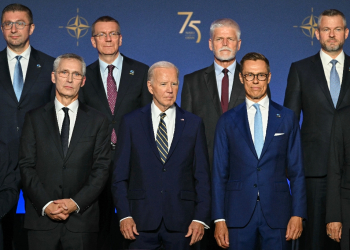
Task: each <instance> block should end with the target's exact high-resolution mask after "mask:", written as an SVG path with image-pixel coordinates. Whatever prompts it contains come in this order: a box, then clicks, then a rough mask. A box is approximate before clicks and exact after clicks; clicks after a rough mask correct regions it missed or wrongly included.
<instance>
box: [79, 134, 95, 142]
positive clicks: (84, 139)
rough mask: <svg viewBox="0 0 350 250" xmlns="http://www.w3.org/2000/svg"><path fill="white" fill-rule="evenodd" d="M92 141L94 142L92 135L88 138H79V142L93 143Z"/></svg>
mask: <svg viewBox="0 0 350 250" xmlns="http://www.w3.org/2000/svg"><path fill="white" fill-rule="evenodd" d="M93 140H95V136H94V135H90V136H83V137H80V140H79V142H88V141H93Z"/></svg>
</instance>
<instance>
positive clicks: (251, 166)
mask: <svg viewBox="0 0 350 250" xmlns="http://www.w3.org/2000/svg"><path fill="white" fill-rule="evenodd" d="M276 133H283V135H279V136H276V135H275V134H276ZM286 172H287V175H288V178H289V181H290V187H291V192H290V190H289V186H288V183H287V179H286ZM258 192H259V197H260V205H261V208H262V211H263V213H264V217H265V219H266V222H267V224H268V225H269V226H270V227H271V228H286V227H287V224H288V222H289V219H290V217H291V216H300V217H302V218H306V191H305V180H304V171H303V164H302V152H301V142H300V132H299V124H298V121H297V119H296V117H295V115H294V113H293V112H292V111H291V110H289V109H287V108H284V107H282V106H280V105H278V104H277V103H275V102H273V101H270V105H269V114H268V125H267V130H266V136H265V143H264V146H263V149H262V152H261V155H260V158H258V157H257V154H256V151H255V148H254V144H253V140H252V135H251V132H250V128H249V122H248V115H247V108H246V103H245V102H244V103H242V104H241V105H239V106H237V107H236V108H234V109H232V110H230V111H228V112H226V113H225V114H223V115H222V116H221V118H220V119H219V121H218V125H217V129H216V133H215V144H214V166H213V171H212V219H213V220H216V219H225V220H226V224H227V226H228V227H244V226H246V225H247V224H248V222H249V220H250V218H251V216H252V214H253V212H254V208H255V205H256V202H257V201H256V200H257V195H258ZM291 194H292V195H291Z"/></svg>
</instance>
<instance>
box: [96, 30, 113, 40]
mask: <svg viewBox="0 0 350 250" xmlns="http://www.w3.org/2000/svg"><path fill="white" fill-rule="evenodd" d="M118 36H120V32H115V31H113V32H111V33H109V37H110V38H112V39H114V38H117V37H118ZM93 37H97V38H98V39H103V38H106V37H107V34H106V33H103V32H101V33H98V34H96V35H93Z"/></svg>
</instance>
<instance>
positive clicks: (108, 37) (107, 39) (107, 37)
mask: <svg viewBox="0 0 350 250" xmlns="http://www.w3.org/2000/svg"><path fill="white" fill-rule="evenodd" d="M105 39H106V41H111V40H112V37H111V36H110V34H108V33H107V34H106V37H105Z"/></svg>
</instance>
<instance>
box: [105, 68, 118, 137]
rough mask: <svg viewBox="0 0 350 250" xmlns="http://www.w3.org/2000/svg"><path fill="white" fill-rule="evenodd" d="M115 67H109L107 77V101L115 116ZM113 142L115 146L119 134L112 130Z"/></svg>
mask: <svg viewBox="0 0 350 250" xmlns="http://www.w3.org/2000/svg"><path fill="white" fill-rule="evenodd" d="M114 68H115V66H114V65H108V76H107V99H108V104H109V108H110V109H111V112H112V115H114V107H115V103H116V101H117V94H118V92H117V84H116V82H115V80H114V77H113V69H114ZM111 141H112V142H113V143H114V144H115V143H116V142H117V134H116V133H115V130H114V129H113V130H112V135H111Z"/></svg>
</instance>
